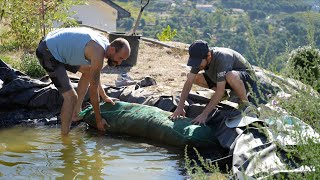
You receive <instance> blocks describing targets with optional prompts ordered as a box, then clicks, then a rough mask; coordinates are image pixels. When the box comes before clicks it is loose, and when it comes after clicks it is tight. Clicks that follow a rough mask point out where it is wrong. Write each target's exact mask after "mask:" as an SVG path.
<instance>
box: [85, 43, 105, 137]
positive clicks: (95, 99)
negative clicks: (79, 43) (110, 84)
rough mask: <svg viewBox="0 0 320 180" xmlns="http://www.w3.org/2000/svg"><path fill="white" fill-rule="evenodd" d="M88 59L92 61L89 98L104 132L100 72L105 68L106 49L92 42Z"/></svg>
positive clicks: (88, 49)
mask: <svg viewBox="0 0 320 180" xmlns="http://www.w3.org/2000/svg"><path fill="white" fill-rule="evenodd" d="M85 56H86V58H88V59H90V61H91V67H90V86H89V96H90V102H91V105H92V107H93V110H94V112H95V116H96V123H97V127H98V129H99V130H101V131H104V130H105V128H104V124H105V122H103V119H102V116H101V113H100V105H99V100H100V96H99V86H100V72H101V69H102V66H103V60H104V49H103V48H102V47H101V46H100V45H99V44H97V43H96V42H94V41H90V42H89V43H88V44H87V46H86V49H85Z"/></svg>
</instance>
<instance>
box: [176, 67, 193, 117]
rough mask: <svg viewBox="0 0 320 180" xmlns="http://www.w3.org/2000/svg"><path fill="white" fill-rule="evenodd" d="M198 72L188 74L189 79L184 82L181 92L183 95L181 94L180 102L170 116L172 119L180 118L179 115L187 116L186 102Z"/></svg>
mask: <svg viewBox="0 0 320 180" xmlns="http://www.w3.org/2000/svg"><path fill="white" fill-rule="evenodd" d="M196 76H197V74H193V73H189V74H188V76H187V81H186V82H185V83H184V85H183V89H182V92H181V96H180V101H179V104H178V107H177V109H176V110H175V111H174V112H173V114H172V115H171V116H170V118H171V119H173V120H175V119H177V118H179V116H181V115H182V116H183V117H184V116H185V112H184V109H183V108H184V103H185V101H186V99H187V97H188V95H189V92H190V90H191V88H192V84H193V81H194V79H195V78H196Z"/></svg>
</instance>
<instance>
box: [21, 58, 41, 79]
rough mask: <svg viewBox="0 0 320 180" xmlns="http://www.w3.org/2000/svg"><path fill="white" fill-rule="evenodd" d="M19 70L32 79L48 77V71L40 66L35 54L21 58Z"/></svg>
mask: <svg viewBox="0 0 320 180" xmlns="http://www.w3.org/2000/svg"><path fill="white" fill-rule="evenodd" d="M18 67H19V69H20V70H21V71H23V72H24V73H26V74H27V75H29V76H30V77H35V78H37V77H42V76H44V75H46V71H45V70H44V69H43V68H42V66H41V65H40V64H39V62H38V59H37V57H36V56H35V55H33V54H24V55H23V56H22V57H21V61H20V64H19V66H18Z"/></svg>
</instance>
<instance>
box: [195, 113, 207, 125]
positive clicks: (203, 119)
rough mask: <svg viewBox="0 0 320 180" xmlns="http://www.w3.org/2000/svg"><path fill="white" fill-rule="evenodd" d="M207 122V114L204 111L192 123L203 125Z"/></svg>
mask: <svg viewBox="0 0 320 180" xmlns="http://www.w3.org/2000/svg"><path fill="white" fill-rule="evenodd" d="M206 122H207V116H206V115H204V114H202V113H201V114H200V115H198V116H197V117H196V118H195V119H193V120H192V121H191V123H192V124H196V125H201V124H204V125H206Z"/></svg>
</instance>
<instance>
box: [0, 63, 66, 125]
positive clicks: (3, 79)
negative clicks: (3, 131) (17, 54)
mask: <svg viewBox="0 0 320 180" xmlns="http://www.w3.org/2000/svg"><path fill="white" fill-rule="evenodd" d="M62 102H63V97H62V95H61V94H60V93H59V92H58V90H57V89H56V88H55V87H54V85H53V84H51V83H50V82H45V81H41V80H37V79H32V78H30V77H28V76H27V75H25V74H23V73H22V72H20V71H17V70H15V69H13V68H11V67H10V66H8V65H7V64H6V63H4V62H3V61H2V60H0V127H7V126H12V125H15V124H19V123H21V122H23V121H33V120H36V121H43V122H45V123H49V121H50V119H51V118H53V119H57V118H56V117H57V115H58V113H59V111H60V108H61V106H62Z"/></svg>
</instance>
